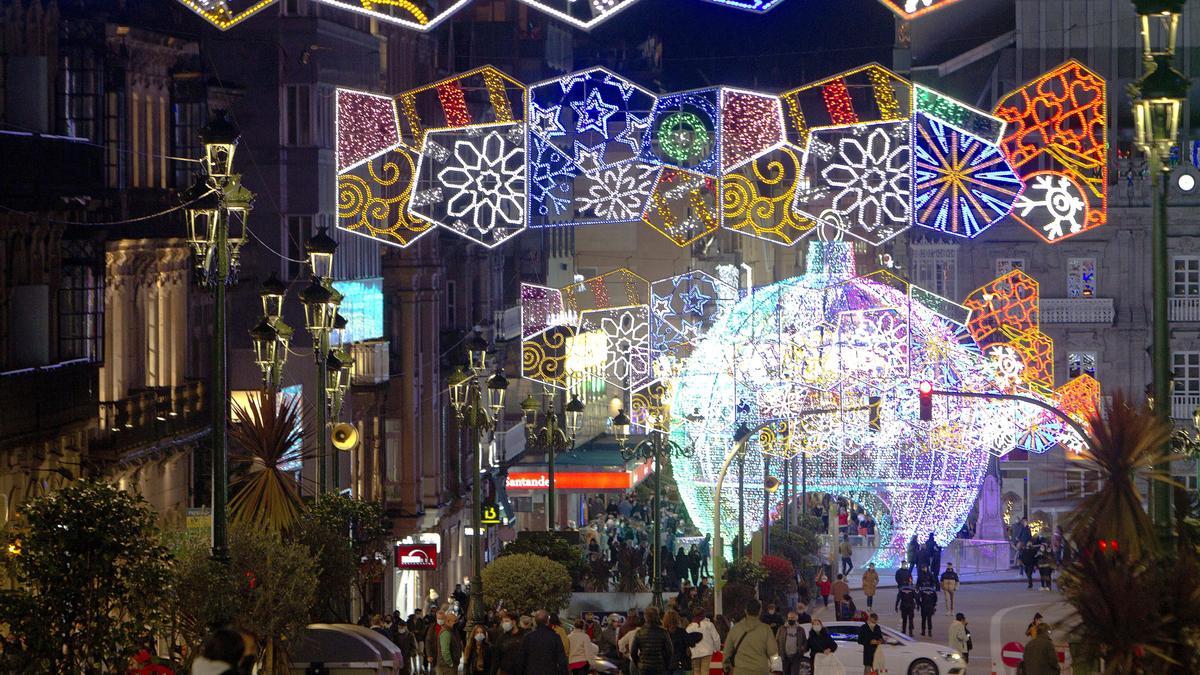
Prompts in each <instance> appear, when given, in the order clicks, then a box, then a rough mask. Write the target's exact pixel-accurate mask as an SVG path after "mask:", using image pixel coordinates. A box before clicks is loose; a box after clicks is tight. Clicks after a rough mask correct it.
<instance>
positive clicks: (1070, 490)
mask: <svg viewBox="0 0 1200 675" xmlns="http://www.w3.org/2000/svg"><path fill="white" fill-rule="evenodd" d="M1065 475H1066V494H1067V498H1068V499H1080V498H1083V497H1086V496H1088V495H1092V494H1096V492H1097V491H1099V489H1100V472H1099V471H1095V470H1092V469H1067V470H1066V472H1065Z"/></svg>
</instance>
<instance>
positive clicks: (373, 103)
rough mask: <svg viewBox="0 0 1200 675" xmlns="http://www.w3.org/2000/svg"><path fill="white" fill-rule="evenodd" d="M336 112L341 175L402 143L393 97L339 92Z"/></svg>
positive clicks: (338, 162)
mask: <svg viewBox="0 0 1200 675" xmlns="http://www.w3.org/2000/svg"><path fill="white" fill-rule="evenodd" d="M334 113H335V114H336V116H337V117H336V123H335V125H334V126H335V128H336V129H337V168H338V171H339V172H341V171H346V170H347V169H352V168H354V167H355V166H357V165H358V164H360V163H362V162H365V161H367V160H370V159H372V158H374V157H378V156H379V155H382V154H383V153H385V152H387V151H388V150H391V149H392V148H394V147H396V146H397V145H399V144H400V120H399V117H398V116H397V114H396V102H395V101H394V100H393V99H392V98H391V97H390V96H380V95H379V94H370V93H367V92H363V91H354V90H352V89H338V90H337V93H336V95H335V107H334Z"/></svg>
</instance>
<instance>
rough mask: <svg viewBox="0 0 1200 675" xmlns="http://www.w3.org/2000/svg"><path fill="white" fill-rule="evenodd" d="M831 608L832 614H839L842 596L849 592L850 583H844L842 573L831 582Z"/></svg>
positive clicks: (844, 579)
mask: <svg viewBox="0 0 1200 675" xmlns="http://www.w3.org/2000/svg"><path fill="white" fill-rule="evenodd" d="M831 590H832V591H833V609H834V616H840V613H841V612H840V610H841V605H842V598H844V597H846V596H847V595H849V594H850V584H848V583H846V578H845V577H843V576H842V575H840V574H839V575H838V576H837V581H835V582H833V588H832V589H831Z"/></svg>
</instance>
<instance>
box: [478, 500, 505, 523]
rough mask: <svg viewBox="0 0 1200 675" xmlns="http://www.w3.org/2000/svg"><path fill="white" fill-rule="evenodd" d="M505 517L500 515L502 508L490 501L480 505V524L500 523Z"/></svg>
mask: <svg viewBox="0 0 1200 675" xmlns="http://www.w3.org/2000/svg"><path fill="white" fill-rule="evenodd" d="M502 521H503V519H502V518H501V517H500V508H499V507H498V506H496V505H495V504H492V503H490V502H485V503H484V504H482V505H481V506H480V507H479V524H480V525H499V524H500V523H501V522H502Z"/></svg>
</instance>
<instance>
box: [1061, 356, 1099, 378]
mask: <svg viewBox="0 0 1200 675" xmlns="http://www.w3.org/2000/svg"><path fill="white" fill-rule="evenodd" d="M1080 375H1091V376H1092V377H1095V376H1096V352H1069V353H1068V354H1067V377H1070V378H1076V377H1079V376H1080Z"/></svg>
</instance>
